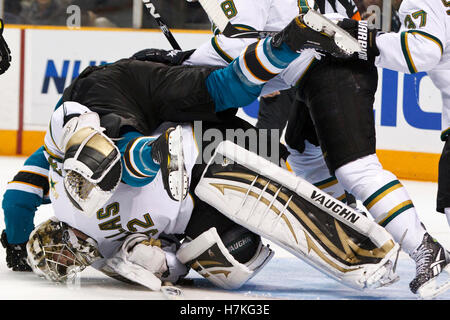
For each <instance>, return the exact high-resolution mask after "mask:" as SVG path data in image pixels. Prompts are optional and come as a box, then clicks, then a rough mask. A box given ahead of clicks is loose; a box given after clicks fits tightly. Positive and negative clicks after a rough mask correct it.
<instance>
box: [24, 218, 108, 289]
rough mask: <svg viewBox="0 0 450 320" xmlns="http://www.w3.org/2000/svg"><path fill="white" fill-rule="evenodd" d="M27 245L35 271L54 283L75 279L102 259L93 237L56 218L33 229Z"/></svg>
mask: <svg viewBox="0 0 450 320" xmlns="http://www.w3.org/2000/svg"><path fill="white" fill-rule="evenodd" d="M26 247H27V254H28V264H29V265H30V266H31V268H32V269H33V271H34V272H35V273H36V274H38V275H39V276H42V277H45V278H46V279H47V280H50V281H55V282H66V281H67V280H70V279H73V277H74V276H75V275H76V274H77V273H78V272H81V271H83V270H84V269H85V268H86V267H87V266H89V265H91V264H92V263H93V262H94V261H96V260H98V259H100V258H101V255H100V253H99V251H98V249H97V243H96V242H95V240H94V239H92V238H90V237H88V236H87V235H85V234H84V233H82V232H81V231H79V230H77V229H74V228H71V227H70V226H69V225H68V224H66V223H64V222H60V221H58V220H57V219H56V218H54V217H53V218H51V219H49V220H47V221H45V222H43V223H41V224H40V225H39V226H37V227H36V228H35V229H34V231H33V232H32V233H31V235H30V239H29V240H28V242H27V246H26Z"/></svg>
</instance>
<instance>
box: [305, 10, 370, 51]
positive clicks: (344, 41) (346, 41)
mask: <svg viewBox="0 0 450 320" xmlns="http://www.w3.org/2000/svg"><path fill="white" fill-rule="evenodd" d="M303 22H304V23H305V24H306V25H307V26H308V27H310V28H311V29H313V30H315V31H317V32H323V33H325V34H327V35H328V36H330V37H333V39H334V42H335V43H336V45H337V46H338V47H339V48H340V49H341V50H343V51H344V52H345V53H347V54H348V55H351V54H353V53H355V52H361V51H362V48H361V45H360V44H359V42H358V41H357V40H356V39H355V38H353V37H352V36H351V35H350V34H349V33H348V32H347V31H345V30H344V29H342V28H341V27H339V26H337V25H336V24H335V23H334V22H333V21H331V20H330V19H328V18H326V17H324V16H323V15H321V14H319V13H318V12H316V11H314V10H311V9H310V10H309V11H308V12H307V13H306V14H305V15H304V16H303Z"/></svg>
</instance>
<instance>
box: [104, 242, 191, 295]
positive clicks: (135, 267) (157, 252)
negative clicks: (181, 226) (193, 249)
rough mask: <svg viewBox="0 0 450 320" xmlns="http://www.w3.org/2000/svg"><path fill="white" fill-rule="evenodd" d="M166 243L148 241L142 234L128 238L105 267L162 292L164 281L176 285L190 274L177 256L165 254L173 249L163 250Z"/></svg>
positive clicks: (170, 253) (169, 253)
mask: <svg viewBox="0 0 450 320" xmlns="http://www.w3.org/2000/svg"><path fill="white" fill-rule="evenodd" d="M163 245H164V242H163V241H161V240H155V239H152V238H148V237H147V236H146V235H143V234H137V233H136V234H132V235H130V236H128V237H127V238H126V239H125V241H124V243H123V244H122V246H121V247H120V249H119V250H118V251H117V253H116V254H115V255H114V256H113V257H112V258H110V259H108V260H107V261H106V265H107V266H108V267H109V268H110V269H112V271H114V272H115V273H117V274H119V275H120V276H122V277H124V278H126V279H128V280H130V281H132V282H135V283H138V284H141V285H143V286H145V287H147V288H149V289H150V290H153V291H158V290H160V289H161V285H162V281H170V282H176V281H177V280H178V278H179V277H180V276H184V275H186V274H187V268H186V267H185V266H184V265H183V264H181V263H180V262H179V261H178V260H177V259H176V258H175V254H174V253H172V252H170V251H167V252H166V251H165V250H166V249H167V248H170V249H172V248H171V246H169V247H167V246H165V247H164V250H163V249H162V246H163Z"/></svg>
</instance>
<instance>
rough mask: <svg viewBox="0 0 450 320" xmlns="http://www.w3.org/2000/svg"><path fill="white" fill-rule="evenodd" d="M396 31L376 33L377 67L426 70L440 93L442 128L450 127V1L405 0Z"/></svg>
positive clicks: (409, 71) (410, 71) (402, 70)
mask: <svg viewBox="0 0 450 320" xmlns="http://www.w3.org/2000/svg"><path fill="white" fill-rule="evenodd" d="M399 16H400V19H401V22H402V27H401V29H400V31H399V32H398V33H385V34H381V35H379V36H378V37H377V40H376V41H377V46H378V49H379V50H380V55H379V56H378V57H377V58H376V60H375V64H376V65H377V66H378V67H382V68H387V69H391V70H396V71H399V72H404V73H416V72H422V71H423V72H427V73H428V75H429V76H430V78H431V80H432V81H433V83H434V85H435V86H436V87H437V88H438V89H439V90H440V91H441V95H442V103H443V108H442V130H443V134H447V133H448V131H449V128H450V1H448V0H427V1H423V0H404V1H403V3H402V5H401V6H400V10H399Z"/></svg>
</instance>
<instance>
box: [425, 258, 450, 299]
mask: <svg viewBox="0 0 450 320" xmlns="http://www.w3.org/2000/svg"><path fill="white" fill-rule="evenodd" d="M449 289H450V264H449V265H447V267H446V268H444V270H442V272H441V273H440V274H439V275H438V276H437V277H435V278H433V279H432V280H431V281H429V282H428V283H426V284H425V285H423V286H422V287H421V288H419V290H417V294H418V295H419V296H420V298H421V299H424V300H429V299H433V298H436V297H437V296H439V295H440V294H442V293H444V292H446V291H447V290H449Z"/></svg>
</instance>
